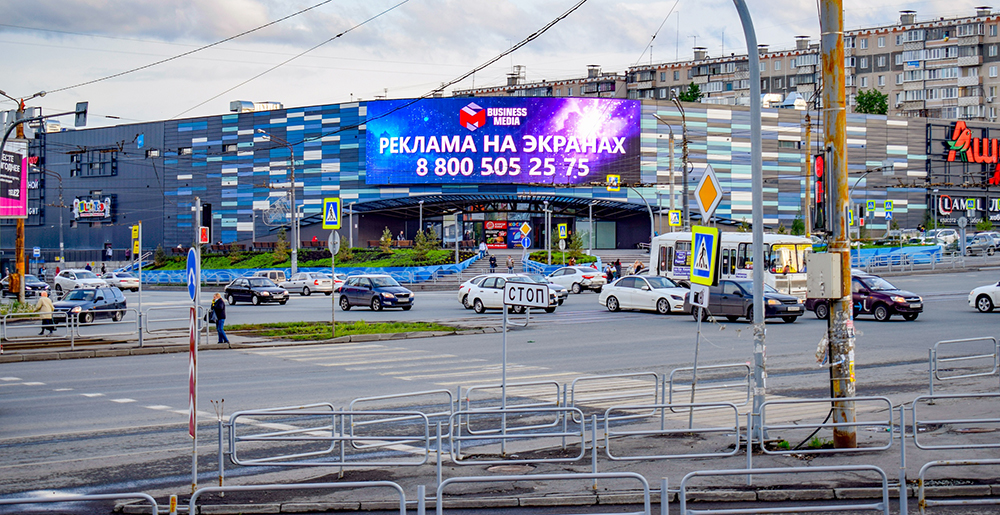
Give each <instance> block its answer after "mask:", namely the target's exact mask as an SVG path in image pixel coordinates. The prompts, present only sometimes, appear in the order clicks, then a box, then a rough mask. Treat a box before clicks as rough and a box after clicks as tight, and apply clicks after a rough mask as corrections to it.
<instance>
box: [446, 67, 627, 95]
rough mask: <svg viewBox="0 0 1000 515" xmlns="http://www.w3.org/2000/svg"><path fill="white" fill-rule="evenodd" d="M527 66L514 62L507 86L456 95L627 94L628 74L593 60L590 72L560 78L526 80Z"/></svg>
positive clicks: (458, 91) (458, 92) (464, 90)
mask: <svg viewBox="0 0 1000 515" xmlns="http://www.w3.org/2000/svg"><path fill="white" fill-rule="evenodd" d="M526 75H527V70H526V69H525V67H524V66H520V65H518V66H514V69H513V71H512V72H511V73H508V74H507V84H505V85H503V86H494V87H485V88H471V89H463V90H455V91H454V92H453V93H452V96H456V97H590V98H625V94H626V93H625V74H623V73H615V72H604V71H602V70H601V67H600V66H599V65H596V64H592V65H590V66H588V67H587V76H586V77H579V78H573V79H567V80H557V81H546V80H541V81H535V82H528V81H527V80H526V77H525V76H526Z"/></svg>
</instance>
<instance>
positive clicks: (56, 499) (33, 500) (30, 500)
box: [0, 492, 194, 515]
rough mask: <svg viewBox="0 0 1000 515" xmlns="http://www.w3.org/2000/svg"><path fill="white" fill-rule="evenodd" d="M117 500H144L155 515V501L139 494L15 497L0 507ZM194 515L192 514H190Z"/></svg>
mask: <svg viewBox="0 0 1000 515" xmlns="http://www.w3.org/2000/svg"><path fill="white" fill-rule="evenodd" d="M118 499H144V500H146V501H149V510H150V513H152V514H153V515H157V512H158V511H159V506H157V504H156V499H153V497H152V496H150V495H149V494H144V493H141V492H127V493H120V494H90V495H54V496H46V497H17V498H13V499H0V505H4V504H42V503H61V502H93V501H117V500H118ZM192 513H194V512H192Z"/></svg>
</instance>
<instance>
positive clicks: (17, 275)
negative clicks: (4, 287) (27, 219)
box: [8, 100, 24, 302]
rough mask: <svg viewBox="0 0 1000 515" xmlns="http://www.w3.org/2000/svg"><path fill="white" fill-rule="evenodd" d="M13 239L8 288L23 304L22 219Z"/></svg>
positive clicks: (20, 135) (20, 108) (20, 132)
mask: <svg viewBox="0 0 1000 515" xmlns="http://www.w3.org/2000/svg"><path fill="white" fill-rule="evenodd" d="M23 118H24V100H22V101H20V102H18V103H17V119H18V120H21V119H23ZM15 134H16V136H17V139H21V140H23V139H24V124H18V126H17V132H16V133H15ZM16 223H17V232H16V235H15V237H14V263H15V265H14V273H13V274H10V284H9V285H8V288H10V290H11V291H16V292H17V301H18V302H24V218H18V219H17V221H16Z"/></svg>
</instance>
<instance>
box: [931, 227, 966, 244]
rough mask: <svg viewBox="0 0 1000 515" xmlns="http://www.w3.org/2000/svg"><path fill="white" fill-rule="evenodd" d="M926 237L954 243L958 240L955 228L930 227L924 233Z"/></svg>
mask: <svg viewBox="0 0 1000 515" xmlns="http://www.w3.org/2000/svg"><path fill="white" fill-rule="evenodd" d="M924 237H926V238H937V239H939V240H942V241H944V242H945V243H955V242H956V241H958V231H956V230H955V229H931V230H929V231H927V232H926V233H924Z"/></svg>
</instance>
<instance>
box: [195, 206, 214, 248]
mask: <svg viewBox="0 0 1000 515" xmlns="http://www.w3.org/2000/svg"><path fill="white" fill-rule="evenodd" d="M201 226H202V227H203V228H204V229H202V230H201V231H200V232H199V233H198V237H199V239H200V240H201V243H212V204H202V205H201Z"/></svg>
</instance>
